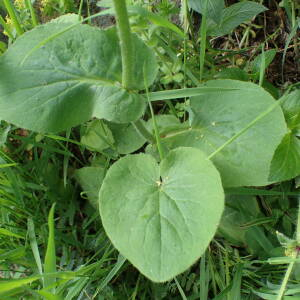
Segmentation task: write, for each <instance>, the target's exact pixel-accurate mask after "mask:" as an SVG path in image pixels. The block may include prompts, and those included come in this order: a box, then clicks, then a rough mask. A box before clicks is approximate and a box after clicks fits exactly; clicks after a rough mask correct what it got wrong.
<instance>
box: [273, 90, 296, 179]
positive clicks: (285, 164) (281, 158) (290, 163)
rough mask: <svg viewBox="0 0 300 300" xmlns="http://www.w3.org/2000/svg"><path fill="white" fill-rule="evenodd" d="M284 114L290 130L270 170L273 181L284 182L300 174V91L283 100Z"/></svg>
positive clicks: (279, 147)
mask: <svg viewBox="0 0 300 300" xmlns="http://www.w3.org/2000/svg"><path fill="white" fill-rule="evenodd" d="M282 109H283V113H284V116H285V119H286V122H287V125H288V128H289V130H290V131H289V132H288V133H287V134H286V135H285V137H284V138H283V140H282V141H281V143H280V145H279V146H278V148H277V149H276V152H275V154H274V157H273V159H272V163H271V168H270V177H269V178H270V180H271V181H284V180H289V179H291V178H294V177H296V176H298V175H299V174H300V140H299V137H298V136H299V129H300V90H296V91H294V92H292V93H290V94H289V95H287V96H284V99H283V100H282Z"/></svg>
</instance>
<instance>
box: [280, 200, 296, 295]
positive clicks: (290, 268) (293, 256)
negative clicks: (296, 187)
mask: <svg viewBox="0 0 300 300" xmlns="http://www.w3.org/2000/svg"><path fill="white" fill-rule="evenodd" d="M296 241H297V246H299V245H300V201H299V204H298V218H297V228H296ZM297 256H298V249H297V248H296V249H295V250H294V253H293V254H292V259H295V258H297ZM294 265H295V260H294V261H292V262H290V263H289V266H288V268H287V270H286V272H285V275H284V278H283V281H282V283H281V287H280V290H279V292H278V295H277V298H276V300H281V299H282V298H283V296H284V292H285V290H286V286H287V284H288V281H289V278H290V276H291V273H292V270H293V267H294Z"/></svg>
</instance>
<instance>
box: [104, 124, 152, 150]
mask: <svg viewBox="0 0 300 300" xmlns="http://www.w3.org/2000/svg"><path fill="white" fill-rule="evenodd" d="M106 124H107V126H108V128H109V129H110V130H111V132H112V135H113V137H114V140H115V147H116V150H117V151H118V153H119V154H129V153H132V152H134V151H136V150H138V149H140V148H141V147H142V146H143V145H144V144H145V142H146V140H145V138H144V137H142V136H141V135H140V134H139V133H138V132H137V130H136V129H135V128H134V127H133V125H132V124H131V123H128V124H116V123H110V122H107V123H106Z"/></svg>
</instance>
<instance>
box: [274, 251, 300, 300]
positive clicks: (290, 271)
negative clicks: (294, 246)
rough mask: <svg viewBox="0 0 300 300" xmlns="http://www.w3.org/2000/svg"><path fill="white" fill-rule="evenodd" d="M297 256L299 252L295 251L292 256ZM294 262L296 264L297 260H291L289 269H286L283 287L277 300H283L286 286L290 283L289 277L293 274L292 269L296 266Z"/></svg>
mask: <svg viewBox="0 0 300 300" xmlns="http://www.w3.org/2000/svg"><path fill="white" fill-rule="evenodd" d="M296 257H297V252H295V253H294V254H293V256H292V258H294V259H295V258H296ZM294 264H295V261H292V262H290V264H289V266H288V268H287V270H286V273H285V275H284V278H283V281H282V283H281V287H280V290H279V292H278V295H277V298H276V300H282V298H283V296H284V292H285V289H286V286H287V284H288V281H289V278H290V276H291V273H292V270H293V267H294Z"/></svg>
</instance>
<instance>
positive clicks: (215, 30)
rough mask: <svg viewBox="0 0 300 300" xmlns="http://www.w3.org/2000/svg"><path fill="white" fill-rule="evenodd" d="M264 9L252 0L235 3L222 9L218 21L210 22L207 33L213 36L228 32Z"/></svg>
mask: <svg viewBox="0 0 300 300" xmlns="http://www.w3.org/2000/svg"><path fill="white" fill-rule="evenodd" d="M265 10H266V8H265V7H264V6H263V5H261V4H258V3H256V2H253V1H242V2H238V3H235V4H233V5H231V6H229V7H226V8H225V9H224V10H223V12H222V18H221V21H220V22H218V23H217V24H215V23H211V24H210V26H209V28H208V32H207V34H208V35H213V36H222V35H225V34H228V33H230V32H231V31H232V30H233V29H234V28H236V27H237V26H239V25H240V24H242V23H243V22H246V21H249V20H251V19H252V18H253V17H255V16H256V15H258V14H259V13H261V12H263V11H265Z"/></svg>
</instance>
